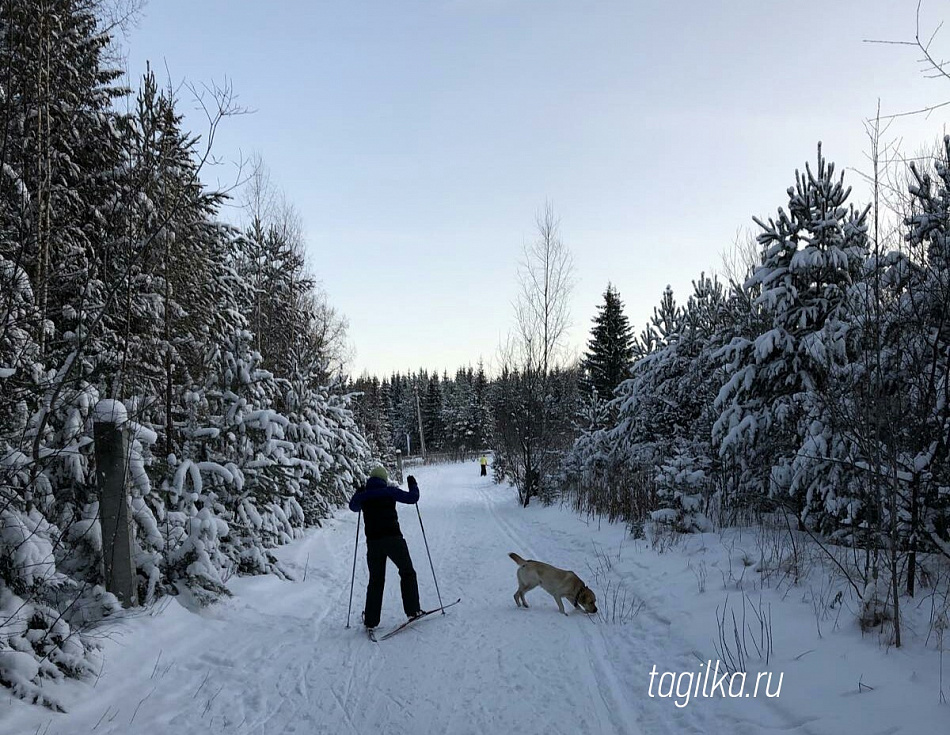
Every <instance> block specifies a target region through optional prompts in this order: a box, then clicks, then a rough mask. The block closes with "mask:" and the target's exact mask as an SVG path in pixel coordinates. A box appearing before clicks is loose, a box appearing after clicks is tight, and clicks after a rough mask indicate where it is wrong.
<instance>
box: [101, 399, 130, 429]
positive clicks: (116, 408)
mask: <svg viewBox="0 0 950 735" xmlns="http://www.w3.org/2000/svg"><path fill="white" fill-rule="evenodd" d="M93 420H94V421H96V422H97V423H104V424H124V423H126V422H127V421H128V420H129V417H128V414H127V413H126V410H125V406H124V405H122V401H115V400H112V399H108V398H104V399H102V400H101V401H99V402H98V403H97V404H96V408H95V410H94V411H93Z"/></svg>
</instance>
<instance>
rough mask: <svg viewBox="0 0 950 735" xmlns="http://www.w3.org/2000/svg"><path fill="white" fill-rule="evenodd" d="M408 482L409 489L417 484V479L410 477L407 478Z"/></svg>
mask: <svg viewBox="0 0 950 735" xmlns="http://www.w3.org/2000/svg"><path fill="white" fill-rule="evenodd" d="M406 482H407V483H409V487H412V486H413V485H415V484H416V478H415V477H413V476H412V475H409V477H407V478H406Z"/></svg>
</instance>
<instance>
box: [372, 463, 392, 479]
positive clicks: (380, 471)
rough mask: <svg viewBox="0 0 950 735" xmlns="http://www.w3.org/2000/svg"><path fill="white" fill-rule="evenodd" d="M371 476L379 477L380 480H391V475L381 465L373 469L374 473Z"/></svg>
mask: <svg viewBox="0 0 950 735" xmlns="http://www.w3.org/2000/svg"><path fill="white" fill-rule="evenodd" d="M369 476H370V477H378V478H379V479H380V480H388V479H389V473H388V472H386V468H385V467H383V466H382V465H381V464H378V465H376V466H375V467H374V468H373V471H372V472H370V473H369Z"/></svg>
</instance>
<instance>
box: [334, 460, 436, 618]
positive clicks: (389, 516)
mask: <svg viewBox="0 0 950 735" xmlns="http://www.w3.org/2000/svg"><path fill="white" fill-rule="evenodd" d="M388 479H389V475H388V473H387V472H386V468H385V467H382V466H378V467H376V468H375V469H374V470H373V471H372V472H371V473H370V476H369V480H368V481H367V482H366V487H364V488H361V489H360V490H357V491H356V493H355V494H354V495H353V497H352V498H350V510H352V511H353V512H354V513H356V512H358V511H360V510H362V511H363V526H364V528H365V529H366V565H367V567H369V584H368V585H367V587H366V605H365V607H364V608H363V625H365V626H366V627H367V628H369V629H370V630H372V629H373V628H375V627H376V626H377V625H379V616H380V613H381V612H382V608H383V589H384V587H385V586H386V559H387V558H388V559H392V560H393V563H394V564H395V565H396V568H397V569H399V588H400V590H401V592H402V608H403V611H404V612H405V613H406V615H407V616H409V617H410V618H414V617H416V616H417V615H420V614H421V613H422V608H421V607H420V606H419V584H418V582H417V581H416V572H415V569H413V567H412V559H411V558H410V556H409V547H408V546H407V545H406V539H404V538H403V535H402V531H400V529H399V517H398V515H397V513H396V503H397V502H399V503H408V504H414V503H417V502H419V485H418V484H416V478H415V477H413V476H412V475H409V477H408V478H406V480H407V483H408V485H409V490H408V492H407V491H405V490H401V489H400V488H398V487H396V486H395V485H390V484H389V483H388V482H387V480H388Z"/></svg>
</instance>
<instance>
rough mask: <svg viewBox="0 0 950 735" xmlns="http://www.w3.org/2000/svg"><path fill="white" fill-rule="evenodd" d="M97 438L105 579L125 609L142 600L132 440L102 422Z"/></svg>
mask: <svg viewBox="0 0 950 735" xmlns="http://www.w3.org/2000/svg"><path fill="white" fill-rule="evenodd" d="M94 436H95V441H96V485H97V486H98V488H99V522H100V524H101V526H102V563H103V576H104V578H105V582H106V589H107V590H108V591H109V592H112V593H113V594H114V595H115V596H116V597H117V598H119V601H120V602H121V603H122V607H132V606H134V605H136V604H138V600H137V595H136V584H135V565H134V564H133V562H132V528H131V525H130V522H129V521H130V519H129V492H128V470H129V442H128V437H127V436H126V433H125V432H124V431H123V430H122V429H121V428H119V427H118V426H116V425H115V424H114V423H105V422H100V421H97V422H96V423H95V427H94Z"/></svg>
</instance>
